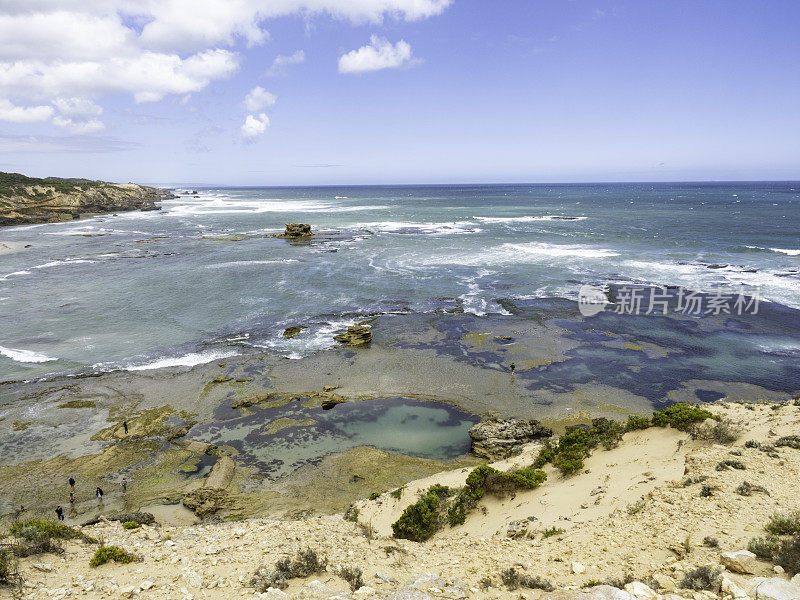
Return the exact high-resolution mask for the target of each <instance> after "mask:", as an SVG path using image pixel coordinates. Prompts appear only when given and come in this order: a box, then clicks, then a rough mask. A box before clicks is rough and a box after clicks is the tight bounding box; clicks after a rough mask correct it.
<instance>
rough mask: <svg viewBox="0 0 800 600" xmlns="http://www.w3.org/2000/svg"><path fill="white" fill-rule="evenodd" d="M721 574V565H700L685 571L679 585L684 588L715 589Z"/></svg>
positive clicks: (717, 586)
mask: <svg viewBox="0 0 800 600" xmlns="http://www.w3.org/2000/svg"><path fill="white" fill-rule="evenodd" d="M721 576H722V567H710V566H702V567H697V568H696V569H692V570H691V571H687V573H686V576H685V577H684V578H683V581H682V582H681V587H682V588H685V589H690V590H695V591H700V590H716V589H717V588H719V580H720V577H721Z"/></svg>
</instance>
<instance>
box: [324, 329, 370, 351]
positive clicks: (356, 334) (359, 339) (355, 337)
mask: <svg viewBox="0 0 800 600" xmlns="http://www.w3.org/2000/svg"><path fill="white" fill-rule="evenodd" d="M333 339H335V340H336V341H337V342H341V343H342V344H345V345H347V346H365V345H366V344H369V343H370V342H371V341H372V331H371V330H370V328H369V326H367V325H351V326H350V327H348V328H347V331H346V332H345V333H341V334H339V335H335V336H333Z"/></svg>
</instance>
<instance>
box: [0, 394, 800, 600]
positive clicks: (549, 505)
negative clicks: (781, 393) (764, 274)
mask: <svg viewBox="0 0 800 600" xmlns="http://www.w3.org/2000/svg"><path fill="white" fill-rule="evenodd" d="M706 407H707V408H710V409H711V411H712V413H713V414H714V415H716V417H717V418H719V419H720V422H725V423H726V424H728V425H729V426H730V427H731V428H732V430H733V431H735V439H733V440H730V439H727V438H726V439H725V441H720V440H721V439H722V438H720V439H710V440H709V439H703V437H702V436H693V435H689V434H688V433H686V432H683V431H679V430H675V429H673V428H668V429H661V428H658V427H655V428H650V429H647V430H642V431H632V432H630V433H627V434H625V435H624V437H623V439H622V440H621V443H620V444H619V446H618V447H617V448H614V449H611V450H603V449H598V450H596V451H595V452H594V453H593V454H592V456H591V457H589V458H588V459H587V461H586V464H585V469H584V470H583V471H581V472H580V473H578V474H575V475H571V476H561V475H559V474H557V473H556V472H555V471H554V470H552V469H550V468H549V467H546V470H547V472H548V479H547V481H546V482H545V483H544V484H542V485H541V486H539V487H538V488H537V489H534V490H530V491H520V492H518V493H515V494H512V495H510V496H509V495H505V496H498V497H494V496H492V497H490V496H488V495H487V496H486V497H485V498H483V499H482V500H481V501H480V505H479V510H478V511H477V512H475V513H473V514H472V515H471V516H470V517H469V518H468V519H467V521H466V522H465V523H464V524H461V525H458V526H455V527H452V528H448V529H444V530H442V531H441V532H439V533H437V534H436V535H435V536H434V537H433V538H432V539H430V540H428V541H426V542H421V543H418V542H411V541H408V540H404V539H396V538H394V537H392V535H391V533H390V531H389V532H387V530H386V527H385V525H386V523H388V522H389V521H390V520H391V519H393V518H394V517H395V516H396V515H397V514H399V512H400V511H402V510H403V509H404V508H405V507H407V506H409V505H410V504H411V503H413V502H414V501H415V500H416V499H417V498H418V494H419V492H420V491H421V490H424V489H426V488H428V487H429V486H431V485H436V484H438V485H451V486H452V485H457V483H458V480H459V478H461V479H463V477H465V476H466V473H467V472H468V471H469V469H456V470H451V471H445V472H442V473H439V474H436V475H433V476H430V477H428V478H425V479H422V480H414V481H410V482H408V483H407V484H405V485H404V486H402V487H401V488H397V489H399V490H400V492H399V493H396V490H391V491H390V492H386V493H383V494H377V495H373V496H372V497H371V498H370V499H364V500H361V501H359V502H358V503H357V505H356V506H357V507H358V508H359V509H360V510H358V511H357V512H356V515H357V516H356V517H355V518H353V516H352V515H353V511H348V515H347V518H345V517H343V516H342V515H329V516H308V517H305V518H302V519H296V520H288V521H286V520H284V521H279V520H274V519H263V518H262V519H253V520H244V521H237V522H224V523H214V522H206V523H203V524H199V525H190V526H172V525H161V524H158V523H153V524H142V525H139V526H136V523H128V524H126V525H125V526H123V524H122V523H121V522H120V521H116V520H113V521H112V520H110V519H103V518H101V519H100V520H99V521H98V522H97V523H96V524H95V525H91V526H85V527H82V528H80V531H81V533H82V534H83V535H85V536H90V537H91V538H94V539H98V540H102V543H103V544H105V545H106V546H115V547H118V548H119V549H121V550H122V551H124V552H125V553H128V554H129V555H130V556H132V557H133V559H134V562H131V563H129V564H120V563H115V562H113V561H112V562H108V563H107V564H104V565H102V566H99V567H90V566H89V559H90V558H91V557H92V556H93V555H94V554H95V552H96V550H97V546H96V545H95V544H91V543H87V542H82V541H66V542H65V543H64V544H63V547H64V552H63V553H61V554H46V555H36V556H31V557H28V558H23V559H21V562H20V571H21V573H22V574H23V576H24V583H23V584H22V587H21V591H22V594H23V595H24V597H29V598H68V597H83V598H108V597H128V598H132V597H141V598H176V599H178V598H181V599H185V598H214V599H216V598H219V599H225V600H228V599H233V598H242V597H245V598H259V597H260V598H268V599H270V600H290V599H296V600H312V599H329V600H334V599H335V600H351V599H352V600H357V599H361V598H364V599H367V598H375V599H376V600H377V599H381V600H438V599H442V600H465V599H475V600H489V599H501V600H506V599H508V600H511V599H525V600H539V599H542V600H683V599H685V600H716V599H722V600H747V599H751V600H762V599H763V600H796V599H797V598H800V579H798V576H797V575H796V574H795V573H796V570H797V569H800V563H795V562H791V561H792V560H795V559H790V560H789V561H788V562H787V561H786V560H784V559H777V560H778V562H781V563H782V564H785V565H786V567H782V566H780V564H777V563H776V562H775V561H776V559H773V558H771V557H770V556H767V555H755V554H753V553H752V552H750V551H749V550H748V548H751V549H755V550H758V545H757V544H756V545H754V543H753V540H754V539H755V540H758V539H763V537H764V536H765V535H767V532H771V531H774V526H775V524H776V523H781V527H783V528H784V530H787V531H788V529H786V528H790V527H795V526H796V527H800V513H797V512H796V511H797V510H798V509H799V508H800V505H798V501H797V498H798V497H800V483H798V482H799V481H800V448H796V447H795V445H794V444H792V443H788V444H784V443H781V442H780V440H786V439H789V440H790V441H791V440H792V439H795V438H794V437H792V436H795V437H796V432H797V430H798V423H800V406H799V405H798V404H797V403H795V402H782V403H772V402H770V403H756V404H753V403H735V402H728V403H719V404H715V405H706ZM518 425H519V424H516V425H515V426H518ZM539 447H540V443H539V442H533V443H531V444H528V445H526V446H524V447H523V448H522V450H521V452H520V454H517V455H515V456H512V457H510V458H508V459H505V460H504V461H498V462H494V463H491V464H492V466H494V467H497V468H501V469H507V468H509V467H511V466H513V465H514V464H523V463H525V462H528V461H530V459H531V457H532V456H534V455H535V453H536V451H537V450H538V448H539ZM734 463H737V464H739V465H741V468H740V467H738V466H737V467H732V468H720V465H723V464H731V465H732V464H734ZM743 482H746V483H747V484H748V486H745V485H744V483H743ZM754 489H761V490H764V491H763V492H752V493H750V491H752V490H754ZM748 490H750V491H748ZM793 511H795V512H793ZM792 514H795V515H798V516H796V517H792V516H791V515H792ZM776 515H783V517H782V519H783V520H782V521H776ZM120 518H122V517H120ZM126 518H127V517H126ZM131 518H132V517H131ZM793 518H794V519H797V520H798V521H797V523H795V522H794V521H792V519H793ZM145 521H149V519H145ZM520 521H523V522H524V523H525V524H526V526H525V528H524V531H522V532H521V530H520V527H519V526H518V523H519V522H520ZM787 523H788V525H787ZM765 528H766V530H767V531H766V532H765ZM791 535H792V534H790V535H789V537H790V536H791ZM784 538H786V539H789V538H787V537H786V535H784ZM309 550H311V551H313V552H311V553H309ZM312 559H313V560H312ZM276 564H277V566H274V565H276ZM275 569H278V571H280V572H281V573H283V574H284V575H282V576H280V577H278V578H277V579H276V578H275V576H274V573H275ZM281 569H283V571H281ZM0 595H8V597H11V590H10V589H9V588H5V589H4V590H2V591H0Z"/></svg>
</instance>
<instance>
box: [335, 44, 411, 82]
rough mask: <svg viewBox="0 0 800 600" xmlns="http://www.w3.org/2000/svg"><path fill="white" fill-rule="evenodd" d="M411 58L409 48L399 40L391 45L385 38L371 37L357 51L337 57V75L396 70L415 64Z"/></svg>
mask: <svg viewBox="0 0 800 600" xmlns="http://www.w3.org/2000/svg"><path fill="white" fill-rule="evenodd" d="M416 62H418V61H416V60H415V59H412V57H411V46H410V45H409V43H408V42H406V41H404V40H400V41H399V42H397V43H396V44H392V43H391V42H389V41H388V40H386V39H385V38H381V37H378V36H377V35H373V36H372V37H371V38H370V40H369V44H367V45H366V46H361V48H359V49H358V50H351V51H350V52H348V53H347V54H345V55H343V56H341V57H339V73H351V74H352V73H368V72H370V71H380V70H381V69H397V68H399V67H402V66H404V65H407V66H410V65H413V64H415V63H416Z"/></svg>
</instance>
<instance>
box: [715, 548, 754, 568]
mask: <svg viewBox="0 0 800 600" xmlns="http://www.w3.org/2000/svg"><path fill="white" fill-rule="evenodd" d="M719 559H720V563H721V564H722V566H723V567H725V568H726V569H728V570H729V571H733V572H734V573H755V572H756V567H757V566H758V562H757V558H756V555H755V554H753V553H752V552H750V551H748V550H736V551H734V552H723V553H722V554H720V555H719Z"/></svg>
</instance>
